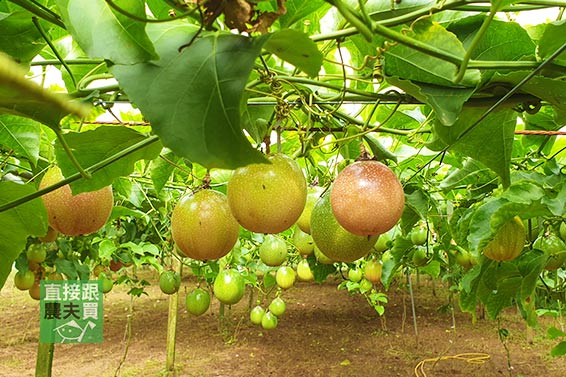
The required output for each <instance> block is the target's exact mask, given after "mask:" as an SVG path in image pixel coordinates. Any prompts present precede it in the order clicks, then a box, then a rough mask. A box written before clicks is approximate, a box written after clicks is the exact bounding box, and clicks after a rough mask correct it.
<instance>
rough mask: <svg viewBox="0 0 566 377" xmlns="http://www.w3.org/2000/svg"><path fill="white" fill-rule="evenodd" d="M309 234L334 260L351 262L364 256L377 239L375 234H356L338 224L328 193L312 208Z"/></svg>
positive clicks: (323, 251)
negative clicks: (368, 235) (369, 235)
mask: <svg viewBox="0 0 566 377" xmlns="http://www.w3.org/2000/svg"><path fill="white" fill-rule="evenodd" d="M311 235H312V238H313V239H314V243H315V245H316V246H317V247H318V248H319V249H320V251H321V252H322V253H323V254H324V255H325V256H327V257H328V258H330V259H332V260H333V261H336V262H353V261H355V260H358V259H360V258H362V257H364V256H365V255H367V254H368V253H369V252H370V250H371V249H372V247H373V245H374V244H375V241H376V240H377V236H371V237H363V236H357V235H355V234H352V233H350V232H348V231H347V230H346V229H344V228H343V227H342V226H340V224H338V221H336V218H335V217H334V214H333V213H332V208H331V206H330V195H329V193H326V194H325V195H323V196H322V197H321V198H320V199H319V201H318V202H317V203H316V205H315V206H314V208H313V210H312V215H311Z"/></svg>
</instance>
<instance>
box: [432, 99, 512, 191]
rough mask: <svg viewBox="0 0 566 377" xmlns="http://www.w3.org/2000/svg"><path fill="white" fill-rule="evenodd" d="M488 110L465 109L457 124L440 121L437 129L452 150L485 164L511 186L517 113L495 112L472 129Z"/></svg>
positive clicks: (505, 183)
mask: <svg viewBox="0 0 566 377" xmlns="http://www.w3.org/2000/svg"><path fill="white" fill-rule="evenodd" d="M484 111H485V109H483V108H464V110H463V111H462V114H461V115H460V118H459V119H458V121H457V122H456V123H454V124H453V125H452V126H450V127H448V126H444V125H442V124H441V123H440V122H436V123H435V125H434V132H435V134H436V135H437V136H439V137H440V138H441V139H442V141H443V142H445V143H446V144H447V145H448V146H449V148H450V149H451V150H453V151H455V152H458V153H461V154H463V155H464V156H468V157H471V158H473V159H475V160H477V161H479V162H481V163H483V164H484V165H485V166H487V167H488V168H490V169H491V170H493V171H494V172H495V173H497V175H499V176H500V177H501V180H502V182H503V185H504V186H508V185H509V182H510V178H509V164H510V162H511V152H512V149H513V140H514V133H515V126H516V124H517V115H516V113H515V112H514V111H513V110H510V109H505V110H500V111H494V112H492V113H491V114H489V115H488V116H487V117H486V118H485V119H484V120H483V121H481V122H480V123H479V124H478V125H476V126H475V127H473V128H472V129H471V130H470V131H469V132H468V129H470V127H471V126H472V125H474V124H475V122H476V121H477V120H478V119H479V118H480V116H482V115H483V113H484Z"/></svg>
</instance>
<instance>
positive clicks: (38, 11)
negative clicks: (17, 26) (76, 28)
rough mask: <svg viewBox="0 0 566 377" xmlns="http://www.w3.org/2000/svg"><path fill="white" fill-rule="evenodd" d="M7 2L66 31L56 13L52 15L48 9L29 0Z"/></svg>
mask: <svg viewBox="0 0 566 377" xmlns="http://www.w3.org/2000/svg"><path fill="white" fill-rule="evenodd" d="M8 1H10V2H12V3H14V4H16V5H19V6H20V7H22V8H24V9H25V10H27V11H29V12H31V13H33V14H34V15H36V16H37V17H39V18H41V19H43V20H45V21H48V22H51V23H52V24H55V25H57V26H59V27H61V28H63V29H66V27H65V24H64V23H63V21H62V20H61V16H59V15H58V14H57V13H54V12H53V11H51V10H50V9H48V8H46V7H44V6H43V5H41V4H38V3H36V2H35V1H29V0H8Z"/></svg>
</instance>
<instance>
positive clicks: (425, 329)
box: [0, 272, 566, 377]
mask: <svg viewBox="0 0 566 377" xmlns="http://www.w3.org/2000/svg"><path fill="white" fill-rule="evenodd" d="M146 275H147V276H146V278H148V279H150V280H152V281H153V282H155V281H156V279H157V276H156V275H155V273H152V272H147V273H146ZM337 284H338V281H335V280H332V281H330V282H328V283H325V284H316V283H304V282H299V283H297V284H296V285H295V287H293V288H291V289H290V290H288V291H285V292H284V293H283V296H282V297H283V299H284V300H285V301H286V303H287V312H286V313H285V315H284V317H283V318H281V319H280V321H279V326H278V327H277V328H276V329H275V330H272V331H264V330H262V329H261V328H260V327H256V326H254V325H252V324H251V323H250V322H249V319H248V318H249V314H248V313H249V312H248V302H247V301H248V300H245V299H244V300H243V301H242V302H240V303H239V304H237V305H235V306H234V307H232V308H231V309H230V310H229V311H228V312H227V321H228V326H225V327H223V329H222V330H221V329H220V328H219V321H218V312H219V311H218V308H219V305H218V302H216V301H215V300H213V304H212V306H211V309H210V310H209V311H208V312H207V313H206V314H204V315H203V316H201V317H198V318H195V317H192V316H191V315H190V314H188V313H187V312H186V310H185V309H184V296H185V295H184V292H185V290H186V289H188V288H190V287H192V286H194V282H193V281H192V278H190V277H189V278H187V279H185V280H184V281H183V285H182V288H181V289H182V291H181V292H182V293H181V295H180V300H179V303H180V304H181V305H180V306H179V312H178V313H179V316H178V327H177V342H176V359H175V370H174V372H172V373H171V375H176V376H233V377H240V376H241V377H244V376H348V377H350V376H380V377H381V376H385V377H387V376H421V377H424V376H428V377H431V376H482V377H489V376H545V377H563V376H566V359H565V358H551V357H550V356H548V354H549V351H550V348H551V347H552V346H553V345H554V343H555V342H554V341H550V340H548V339H546V337H545V330H546V327H547V326H549V325H552V324H554V323H553V322H551V321H552V320H548V319H546V320H544V322H543V323H542V328H541V329H539V330H532V329H531V330H527V329H526V325H525V323H524V322H523V321H522V320H521V319H520V318H519V315H518V314H517V313H516V311H515V310H509V311H507V312H505V313H504V315H503V320H502V322H501V327H504V328H506V329H508V330H509V337H508V340H507V343H506V345H507V347H508V349H509V357H508V356H507V352H506V350H505V347H504V346H503V344H502V343H501V341H500V340H499V337H498V324H497V322H495V321H491V320H487V319H486V320H479V321H478V322H477V323H475V324H473V323H472V321H471V317H470V316H469V315H468V314H464V313H460V312H459V310H456V312H455V323H456V327H455V328H454V327H453V319H452V314H451V312H450V311H448V312H446V313H443V312H439V311H438V310H437V308H438V307H440V306H442V305H445V304H446V303H447V302H448V295H447V289H446V288H443V287H438V286H437V287H436V289H435V291H436V295H433V288H432V285H431V284H430V281H428V280H427V279H421V284H420V285H419V286H416V285H415V303H416V313H417V326H418V336H416V335H415V331H414V327H413V318H412V314H411V306H410V299H409V295H408V293H407V290H406V288H405V287H402V286H396V287H394V288H392V289H391V290H390V291H389V292H388V296H389V300H390V302H389V304H388V305H387V309H386V314H385V316H384V317H383V318H381V319H380V318H379V317H378V316H377V314H376V313H375V311H374V310H373V308H371V307H370V306H369V305H368V304H367V303H366V301H365V299H364V298H363V297H362V296H360V295H350V294H348V293H347V292H346V291H342V290H340V291H339V290H337V289H336V286H337ZM437 284H438V283H437ZM126 291H127V290H126V288H125V287H120V286H118V287H115V288H114V290H113V291H112V292H110V293H109V294H107V295H106V297H105V308H104V311H105V323H104V326H105V327H104V342H103V343H102V344H75V345H56V346H55V352H54V361H53V369H52V370H53V376H55V377H59V376H69V377H77V376H84V377H87V376H97V377H100V376H103V377H105V376H114V375H120V376H160V375H165V374H166V373H165V372H164V369H165V360H166V344H167V338H166V337H167V314H168V296H166V295H163V294H162V293H161V292H160V291H159V288H158V286H157V285H156V284H153V285H152V286H151V287H149V288H148V293H149V296H142V297H141V298H136V299H135V300H134V302H133V314H132V315H131V317H130V319H131V322H130V323H131V337H130V341H129V346H128V347H127V353H125V349H126V344H127V342H126V340H125V330H126V327H127V326H126V325H127V323H128V315H129V305H130V301H131V300H130V296H128V295H127V294H126ZM0 331H1V333H0V334H1V335H0V375H1V376H4V377H22V376H33V375H34V373H35V359H36V353H37V345H38V337H39V307H38V303H37V301H34V300H32V299H31V298H30V297H29V296H28V294H27V292H21V291H18V290H17V289H15V288H14V287H13V283H12V280H11V278H10V279H9V280H8V282H7V283H6V285H5V287H4V288H3V289H2V291H0ZM467 353H479V354H481V355H480V356H482V357H485V358H486V359H485V360H481V361H478V362H476V363H474V362H470V361H469V360H466V358H465V357H464V358H463V359H455V358H453V357H454V356H456V355H461V354H467ZM124 356H125V359H123V358H124ZM435 358H442V359H440V360H437V361H436V362H435V361H434V359H435ZM122 359H123V363H122V366H121V368H120V369H119V371H118V368H119V366H120V361H121V360H122ZM427 360H429V361H427ZM419 363H424V365H423V367H424V369H421V370H419V373H418V374H416V373H415V368H416V367H417V366H418V365H419ZM509 365H510V368H509Z"/></svg>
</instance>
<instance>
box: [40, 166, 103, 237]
mask: <svg viewBox="0 0 566 377" xmlns="http://www.w3.org/2000/svg"><path fill="white" fill-rule="evenodd" d="M63 179H64V177H63V174H62V173H61V169H59V168H58V167H56V166H55V167H52V168H50V169H49V170H47V172H46V173H45V175H44V176H43V178H42V180H41V182H40V184H39V189H43V188H46V187H48V186H51V185H53V184H55V183H57V182H60V181H62V180H63ZM41 198H42V199H43V203H44V204H45V207H46V208H47V215H48V221H49V225H50V226H51V228H53V229H55V230H56V231H58V232H59V233H61V234H64V235H67V236H79V235H85V234H91V233H94V232H96V231H97V230H99V229H100V228H102V227H103V226H104V224H106V222H107V221H108V218H109V217H110V213H111V212H112V207H113V206H114V197H113V195H112V187H111V186H107V187H104V188H102V189H100V190H97V191H91V192H83V193H80V194H77V195H73V194H72V192H71V188H70V187H69V185H65V186H63V187H60V188H58V189H57V190H55V191H52V192H50V193H48V194H45V195H43V196H42V197H41Z"/></svg>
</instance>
